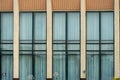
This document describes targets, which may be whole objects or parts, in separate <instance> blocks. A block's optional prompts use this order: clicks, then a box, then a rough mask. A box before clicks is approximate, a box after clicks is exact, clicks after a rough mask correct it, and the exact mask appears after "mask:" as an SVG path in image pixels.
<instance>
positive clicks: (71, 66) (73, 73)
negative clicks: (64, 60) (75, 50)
mask: <svg viewBox="0 0 120 80" xmlns="http://www.w3.org/2000/svg"><path fill="white" fill-rule="evenodd" d="M79 57H80V56H79V55H69V56H68V80H79V79H80V70H79V68H80V66H79V65H80V58H79Z"/></svg>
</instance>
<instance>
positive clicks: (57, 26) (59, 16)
mask: <svg viewBox="0 0 120 80" xmlns="http://www.w3.org/2000/svg"><path fill="white" fill-rule="evenodd" d="M65 21H66V20H65V13H54V14H53V40H65V31H66V30H65V27H66V22H65Z"/></svg>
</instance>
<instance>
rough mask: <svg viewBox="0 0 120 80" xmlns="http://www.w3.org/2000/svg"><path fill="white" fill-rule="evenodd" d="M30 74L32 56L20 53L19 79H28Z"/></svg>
mask: <svg viewBox="0 0 120 80" xmlns="http://www.w3.org/2000/svg"><path fill="white" fill-rule="evenodd" d="M31 76H32V56H31V55H20V80H29V78H30V77H31Z"/></svg>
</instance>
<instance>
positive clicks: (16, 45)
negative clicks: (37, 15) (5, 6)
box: [13, 0, 19, 80]
mask: <svg viewBox="0 0 120 80" xmlns="http://www.w3.org/2000/svg"><path fill="white" fill-rule="evenodd" d="M13 2H14V4H13V5H14V6H13V7H14V53H13V61H14V62H13V65H14V67H13V70H14V72H13V73H14V75H13V80H19V5H18V0H14V1H13Z"/></svg>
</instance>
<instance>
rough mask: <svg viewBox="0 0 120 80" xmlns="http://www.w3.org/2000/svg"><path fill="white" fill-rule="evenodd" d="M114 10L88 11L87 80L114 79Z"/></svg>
mask: <svg viewBox="0 0 120 80" xmlns="http://www.w3.org/2000/svg"><path fill="white" fill-rule="evenodd" d="M113 23H114V20H113V12H87V80H112V79H113V73H114V71H113V70H114V67H113V66H114V64H113V62H114V60H113V57H114V36H113V35H114V34H113V25H114V24H113Z"/></svg>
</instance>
